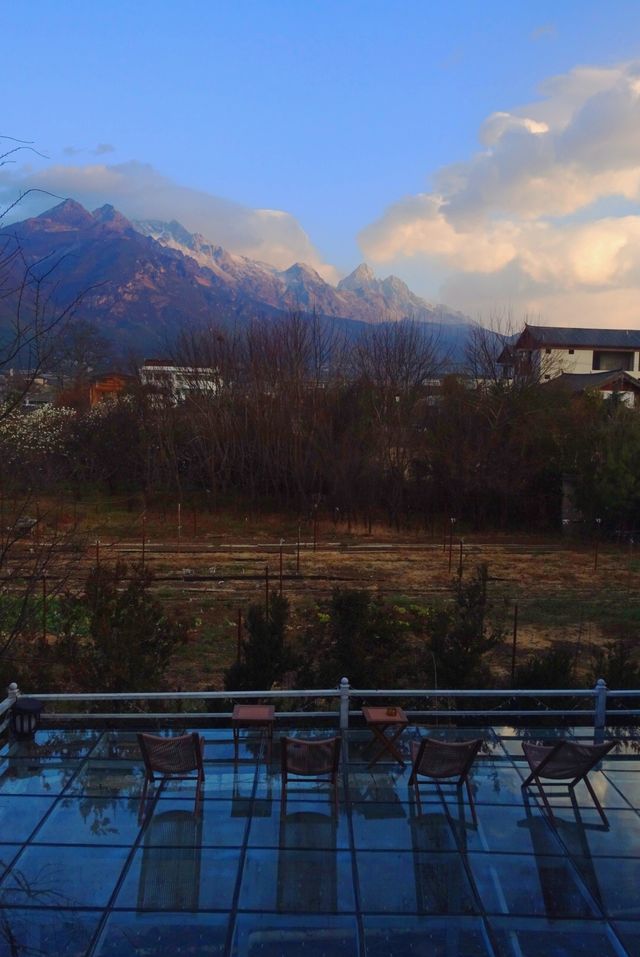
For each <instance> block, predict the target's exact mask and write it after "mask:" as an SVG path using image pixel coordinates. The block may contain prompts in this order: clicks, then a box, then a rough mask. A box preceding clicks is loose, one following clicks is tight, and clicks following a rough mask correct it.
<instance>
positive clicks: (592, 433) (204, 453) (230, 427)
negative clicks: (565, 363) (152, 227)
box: [0, 315, 640, 531]
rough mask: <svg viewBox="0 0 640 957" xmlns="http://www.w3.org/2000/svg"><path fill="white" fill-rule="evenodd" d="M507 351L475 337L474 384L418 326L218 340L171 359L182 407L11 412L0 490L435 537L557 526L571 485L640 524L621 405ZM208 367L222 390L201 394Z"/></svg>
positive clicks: (602, 509) (619, 522) (281, 326)
mask: <svg viewBox="0 0 640 957" xmlns="http://www.w3.org/2000/svg"><path fill="white" fill-rule="evenodd" d="M479 343H480V345H479ZM487 343H488V345H487ZM498 349H499V340H498V339H497V338H496V337H494V338H492V337H491V334H490V333H486V332H484V331H483V332H481V333H479V334H478V335H477V336H476V338H475V339H473V338H472V340H471V346H470V350H471V351H470V355H469V356H468V363H467V368H468V370H472V371H471V372H467V374H466V375H464V376H463V375H459V374H457V375H454V374H448V375H447V374H446V372H445V370H446V368H447V357H446V356H445V355H444V354H443V353H442V350H441V349H439V347H438V342H437V339H436V338H435V337H434V336H433V334H432V333H430V332H429V327H428V326H421V325H419V324H416V323H398V324H395V325H389V324H385V325H381V326H371V327H369V328H368V329H367V330H366V331H365V332H364V333H363V334H362V335H361V337H360V338H359V339H358V340H357V341H356V342H351V343H349V342H346V341H344V340H342V339H341V338H340V337H339V336H338V335H337V334H336V332H335V329H333V330H330V329H329V328H328V327H327V326H326V325H323V324H322V323H321V322H320V321H318V320H316V319H313V318H311V319H310V318H308V317H305V316H302V315H292V316H290V317H288V318H287V319H281V320H274V321H270V322H268V323H267V322H261V323H256V324H254V325H251V326H249V327H248V328H245V329H243V330H240V331H238V332H237V333H236V334H233V333H230V332H229V331H228V330H226V331H224V330H222V329H217V328H215V327H212V328H210V329H208V330H206V331H201V332H199V333H194V334H192V335H190V336H189V337H183V339H182V341H181V342H180V343H179V344H178V347H177V349H176V351H175V354H174V357H173V361H174V362H175V363H176V364H180V365H182V366H186V367H187V368H189V369H191V370H192V372H193V376H192V378H193V386H192V388H191V390H190V392H189V393H188V395H187V396H186V398H184V399H182V400H180V401H174V398H173V397H172V396H171V395H170V394H169V393H168V392H167V391H166V390H164V391H163V390H162V389H160V390H159V389H157V388H156V389H154V388H152V387H144V386H142V385H140V384H139V385H137V386H136V385H134V386H132V387H131V389H130V390H129V391H128V392H127V394H123V395H122V396H121V397H120V399H119V400H118V401H115V402H105V403H102V404H100V405H98V406H96V407H95V408H94V409H92V410H89V411H77V412H75V413H74V414H71V415H70V414H69V413H68V412H67V411H66V410H65V411H63V410H62V409H49V410H44V409H43V410H40V412H39V413H32V414H31V415H30V416H24V415H22V413H21V412H20V411H19V410H16V409H14V410H11V411H10V412H9V413H7V414H5V415H4V416H3V417H2V418H0V481H1V482H2V485H3V488H5V489H6V488H10V487H11V486H12V485H13V486H15V485H16V484H18V485H19V486H20V487H25V485H26V486H28V487H30V488H32V489H38V488H39V487H41V488H44V487H46V488H47V489H50V488H51V487H52V486H53V487H56V486H57V487H60V488H66V489H69V490H72V491H73V493H74V494H75V495H76V496H77V497H78V498H81V497H82V496H83V494H85V492H86V491H87V490H88V489H91V490H94V489H96V488H97V489H101V490H103V491H105V492H107V493H109V494H119V495H120V494H137V495H142V496H143V497H145V499H147V500H148V501H149V502H153V499H154V497H160V498H161V497H162V496H171V497H172V498H173V499H174V500H175V499H177V500H179V501H184V502H187V501H189V500H190V498H191V497H193V500H196V501H200V502H203V501H204V502H206V503H208V504H209V505H210V507H211V508H216V507H218V506H219V505H233V504H239V505H241V507H243V508H246V507H255V508H259V507H261V506H262V505H268V506H269V507H271V508H276V509H281V510H284V511H290V512H296V513H297V514H298V515H306V514H309V513H310V512H312V511H313V510H314V509H321V510H322V511H323V512H325V513H328V514H331V515H334V516H336V515H339V516H340V519H341V520H342V521H344V522H367V521H369V522H371V520H372V519H375V520H376V521H387V522H388V523H390V524H391V525H394V526H396V527H398V528H401V527H409V526H411V527H423V528H424V529H425V530H429V529H431V530H434V531H439V530H440V528H441V524H442V523H443V522H444V523H446V522H448V521H449V519H450V518H451V517H454V518H455V519H456V520H457V522H458V523H459V524H458V528H461V527H468V528H471V529H473V530H486V529H489V528H491V529H512V528H520V529H544V528H558V527H559V525H560V514H561V511H560V504H561V492H562V481H563V477H566V476H569V477H570V479H571V483H572V487H573V490H574V492H573V494H574V498H575V503H574V504H575V505H576V507H577V508H579V509H580V510H581V512H582V514H583V516H584V518H585V522H586V523H587V525H589V524H590V523H591V524H593V523H595V522H596V520H597V519H600V522H601V524H602V528H603V529H607V528H608V529H610V530H614V529H620V528H623V529H630V528H635V527H636V524H637V521H638V517H639V516H638V512H639V509H640V417H638V415H637V413H636V412H635V411H634V410H632V409H629V408H627V407H626V406H625V405H624V404H623V403H621V402H619V401H615V396H614V397H613V399H611V400H608V401H603V400H602V398H601V396H599V395H597V394H589V393H586V394H583V395H579V396H576V395H569V394H567V393H564V392H562V391H560V390H559V389H557V388H554V386H553V383H551V384H549V383H540V382H539V381H536V380H535V379H534V378H528V379H526V380H525V379H523V380H518V381H505V380H503V379H501V378H500V376H499V375H498V374H497V373H496V366H495V355H496V353H497V351H498ZM490 351H491V352H492V355H493V365H492V366H491V364H490V363H489V364H488V362H487V356H488V355H489V352H490ZM207 369H208V370H211V369H213V370H215V373H216V387H215V389H212V388H211V387H210V379H208V380H207V383H205V382H204V378H203V384H202V386H201V387H199V385H198V370H207Z"/></svg>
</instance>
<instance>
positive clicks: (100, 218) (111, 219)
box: [91, 203, 132, 229]
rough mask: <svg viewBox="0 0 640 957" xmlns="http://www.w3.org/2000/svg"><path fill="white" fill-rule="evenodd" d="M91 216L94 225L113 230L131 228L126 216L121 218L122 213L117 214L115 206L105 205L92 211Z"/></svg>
mask: <svg viewBox="0 0 640 957" xmlns="http://www.w3.org/2000/svg"><path fill="white" fill-rule="evenodd" d="M91 215H92V217H93V221H94V223H103V224H105V225H108V226H110V227H111V228H114V229H131V228H132V226H131V223H130V222H129V220H128V219H127V218H126V216H123V215H122V213H120V212H118V210H117V209H116V208H115V206H112V205H111V203H105V204H104V206H100V207H99V208H98V209H94V211H93V213H92V214H91Z"/></svg>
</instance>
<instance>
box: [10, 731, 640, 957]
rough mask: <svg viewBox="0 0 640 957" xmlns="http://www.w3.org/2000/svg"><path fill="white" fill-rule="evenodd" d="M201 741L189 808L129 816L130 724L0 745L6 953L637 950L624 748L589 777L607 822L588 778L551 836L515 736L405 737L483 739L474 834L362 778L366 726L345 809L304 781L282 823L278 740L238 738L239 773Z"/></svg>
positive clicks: (391, 784) (635, 863) (252, 956)
mask: <svg viewBox="0 0 640 957" xmlns="http://www.w3.org/2000/svg"><path fill="white" fill-rule="evenodd" d="M201 733H202V734H203V736H204V737H205V739H206V749H205V759H206V783H205V790H204V799H203V801H202V802H201V809H202V810H201V813H200V815H198V816H196V815H195V814H194V801H193V797H194V790H193V785H192V784H190V783H188V782H185V783H182V782H175V783H172V784H170V785H167V786H166V787H164V788H162V789H161V790H160V792H159V794H157V795H156V797H155V799H154V801H153V803H152V806H151V808H150V810H149V813H148V814H147V816H146V819H145V820H144V821H143V823H142V825H141V824H140V823H139V820H138V811H139V795H140V791H141V785H142V764H141V759H140V756H139V753H138V748H137V744H136V740H135V735H134V734H133V732H130V731H122V730H119V731H55V730H47V731H39V732H38V733H37V735H36V737H35V740H34V741H33V742H27V743H21V742H15V741H12V740H11V739H10V738H4V739H0V955H2V957H4V955H11V957H18V955H19V957H23V955H24V957H35V955H37V957H45V955H56V957H81V955H91V957H127V955H144V957H152V955H162V957H164V955H167V957H168V955H169V954H170V955H172V957H186V955H189V957H213V955H225V957H232V955H233V957H288V955H296V957H297V955H302V957H324V955H326V957H405V955H416V957H423V955H429V957H481V955H482V957H490V955H491V957H507V955H508V957H540V955H541V954H544V955H545V957H555V955H558V957H560V955H562V957H573V955H578V954H579V955H581V957H584V955H594V957H613V955H624V954H629V955H634V957H637V955H640V775H639V774H638V770H639V769H640V741H639V740H638V739H627V740H626V741H625V743H624V744H623V745H622V746H621V747H620V748H619V749H618V750H617V751H616V752H614V753H612V754H611V755H610V756H609V757H608V758H607V759H606V760H605V761H604V762H603V766H602V770H600V771H597V772H594V773H592V776H591V778H592V781H593V784H594V787H595V789H596V791H597V793H598V795H599V797H600V799H601V801H602V803H603V805H604V807H605V808H606V812H607V816H608V818H609V824H610V826H609V828H606V827H605V826H603V825H602V823H601V821H600V818H599V817H598V815H597V812H596V811H595V809H594V808H593V805H592V803H591V801H590V799H589V796H588V794H587V793H586V790H585V789H584V786H581V787H582V790H581V791H580V790H579V791H578V802H577V806H572V805H571V802H570V801H569V799H568V796H567V797H566V798H564V796H562V797H559V798H557V799H554V801H553V804H554V806H555V807H557V808H558V819H559V826H558V828H557V830H554V829H553V828H552V827H551V825H550V824H549V823H548V821H547V819H546V818H545V817H544V816H543V815H542V814H541V812H540V811H539V809H538V807H537V806H536V803H535V801H531V802H530V803H529V804H528V805H527V804H526V803H525V802H524V801H523V798H522V794H521V790H520V784H521V782H522V779H523V777H524V776H525V771H524V767H525V766H524V763H523V760H522V750H521V740H522V738H523V736H525V735H526V732H523V731H522V729H520V730H518V731H516V730H514V729H511V728H482V729H480V730H479V731H477V730H476V731H471V730H470V729H466V730H465V731H464V732H456V731H454V730H453V729H445V730H443V729H440V730H437V729H434V728H431V729H426V728H422V729H418V728H409V729H408V730H407V731H406V732H405V735H404V737H403V746H407V745H408V741H409V740H410V738H411V736H414V737H418V736H419V735H421V734H437V735H438V736H439V737H443V738H447V737H449V738H452V737H458V738H460V737H473V736H482V738H483V739H484V742H485V745H484V748H483V752H482V753H481V755H480V757H479V760H478V761H477V763H476V765H475V769H474V772H473V778H472V780H473V787H474V792H475V795H476V802H477V812H478V825H477V827H476V826H475V825H474V824H473V822H472V819H471V815H470V813H469V809H468V806H466V804H459V803H458V800H457V799H456V798H455V796H451V797H446V798H445V797H444V791H443V792H440V793H438V791H437V790H435V789H429V788H427V789H424V790H423V795H424V797H423V801H422V813H419V809H418V807H417V806H416V804H415V802H414V801H413V800H412V798H411V795H410V792H409V789H408V787H407V782H408V778H409V770H410V769H409V768H408V767H406V768H404V769H403V768H402V767H401V765H399V764H394V763H391V762H389V763H384V762H380V763H378V764H376V765H375V766H374V767H373V768H372V769H369V768H368V767H367V761H368V760H369V757H370V751H368V750H367V742H368V740H369V736H368V733H367V731H366V730H353V731H350V732H349V733H348V736H347V746H348V752H349V755H348V760H345V761H343V764H342V769H341V770H342V783H341V789H340V805H339V810H338V813H337V814H335V813H333V812H332V806H331V800H330V798H329V795H328V793H327V789H326V788H320V787H318V786H317V785H315V784H313V783H310V782H309V783H307V785H306V788H305V789H301V790H296V791H293V792H291V793H290V794H289V798H288V801H287V808H286V814H285V815H284V816H282V815H281V812H280V775H279V754H278V748H277V747H274V750H273V754H272V756H271V757H272V760H271V763H270V764H269V765H268V764H266V763H265V761H264V760H263V759H262V757H263V756H262V755H261V754H260V750H261V745H260V744H259V742H258V739H257V738H255V737H250V738H248V739H247V740H246V741H244V742H243V744H242V747H241V753H240V758H241V760H240V761H239V762H238V763H234V761H233V744H232V740H231V732H230V731H227V730H225V729H206V730H204V731H202V732H201ZM309 733H310V732H309V730H308V729H305V731H304V732H303V734H304V735H305V736H308V735H309ZM588 733H589V732H588V729H582V730H581V731H576V732H575V734H576V736H585V737H588ZM542 734H543V735H544V736H545V737H549V736H550V732H549V731H548V730H547V731H544V732H542ZM528 736H531V735H528ZM535 736H540V732H538V733H537V735H535Z"/></svg>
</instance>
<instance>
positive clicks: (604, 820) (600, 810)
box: [582, 777, 609, 827]
mask: <svg viewBox="0 0 640 957" xmlns="http://www.w3.org/2000/svg"><path fill="white" fill-rule="evenodd" d="M582 780H583V781H584V783H585V784H586V786H587V791H588V792H589V794H590V795H591V800H592V801H593V803H594V804H595V806H596V810H597V812H598V814H599V815H600V817H601V818H602V823H603V824H605V825H606V826H607V827H609V821H608V820H607V815H606V814H605V813H604V810H603V808H602V805H601V804H600V801H599V800H598V796H597V794H596V792H595V791H594V790H593V788H592V787H591V783H590V781H589V778H587V777H584V778H582Z"/></svg>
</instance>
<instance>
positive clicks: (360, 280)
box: [338, 263, 377, 290]
mask: <svg viewBox="0 0 640 957" xmlns="http://www.w3.org/2000/svg"><path fill="white" fill-rule="evenodd" d="M374 282H377V280H376V277H375V273H374V272H373V269H371V267H370V266H367V264H366V263H360V265H359V266H357V267H356V268H355V269H354V270H353V272H352V273H349V275H348V276H345V277H344V279H341V280H340V282H339V283H338V289H354V290H355V289H362V288H363V286H369V285H371V283H374Z"/></svg>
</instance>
